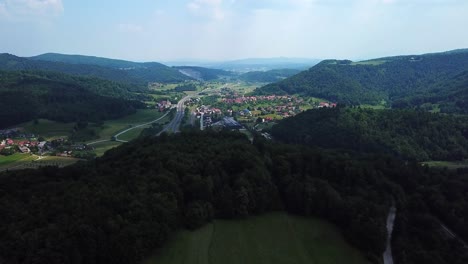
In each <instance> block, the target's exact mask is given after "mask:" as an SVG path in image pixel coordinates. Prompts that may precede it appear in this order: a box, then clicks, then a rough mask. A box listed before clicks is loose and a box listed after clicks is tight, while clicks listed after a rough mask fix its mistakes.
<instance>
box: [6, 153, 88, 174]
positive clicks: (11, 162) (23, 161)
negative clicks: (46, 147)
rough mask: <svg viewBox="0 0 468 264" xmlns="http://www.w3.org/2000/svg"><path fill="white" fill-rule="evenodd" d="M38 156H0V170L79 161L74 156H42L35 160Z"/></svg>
mask: <svg viewBox="0 0 468 264" xmlns="http://www.w3.org/2000/svg"><path fill="white" fill-rule="evenodd" d="M37 158H38V156H36V155H31V154H19V153H16V154H13V155H11V156H8V157H5V156H0V172H1V171H5V170H20V169H37V168H39V167H45V166H58V167H65V166H68V165H71V164H74V163H76V162H78V161H79V159H75V158H64V157H55V156H50V157H44V158H42V159H41V160H37Z"/></svg>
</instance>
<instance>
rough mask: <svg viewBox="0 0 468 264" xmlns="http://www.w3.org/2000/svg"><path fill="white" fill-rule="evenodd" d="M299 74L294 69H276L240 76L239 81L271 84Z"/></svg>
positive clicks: (298, 71)
mask: <svg viewBox="0 0 468 264" xmlns="http://www.w3.org/2000/svg"><path fill="white" fill-rule="evenodd" d="M300 72H301V71H300V70H296V69H276V70H270V71H264V72H262V71H252V72H247V73H244V74H242V75H240V76H239V79H241V80H243V81H246V82H261V83H273V82H278V81H281V80H284V79H286V78H288V77H291V76H293V75H295V74H298V73H300Z"/></svg>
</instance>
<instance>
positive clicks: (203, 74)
mask: <svg viewBox="0 0 468 264" xmlns="http://www.w3.org/2000/svg"><path fill="white" fill-rule="evenodd" d="M174 68H175V69H177V70H179V72H181V73H183V74H185V75H187V76H189V77H191V78H194V79H197V80H201V81H211V80H216V79H219V78H226V77H232V76H234V75H236V74H234V73H233V72H230V71H225V70H219V69H210V68H204V67H197V66H175V67H174Z"/></svg>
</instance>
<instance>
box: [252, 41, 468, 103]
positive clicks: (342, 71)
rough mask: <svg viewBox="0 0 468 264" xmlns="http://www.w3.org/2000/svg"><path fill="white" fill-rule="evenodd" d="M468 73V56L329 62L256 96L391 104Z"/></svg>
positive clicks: (443, 89) (442, 86)
mask: <svg viewBox="0 0 468 264" xmlns="http://www.w3.org/2000/svg"><path fill="white" fill-rule="evenodd" d="M467 70H468V52H464V51H463V50H461V51H459V52H447V53H436V54H426V55H420V56H416V55H415V56H399V57H389V58H380V59H375V60H369V61H362V62H352V61H346V60H344V61H339V60H326V61H322V62H321V63H319V64H318V65H316V66H314V67H312V68H310V69H309V70H307V71H304V72H301V73H300V74H298V75H295V76H293V77H290V78H288V79H286V80H284V81H281V82H278V83H274V84H270V85H267V86H264V87H262V88H259V89H258V90H257V93H259V94H265V93H283V94H285V93H288V94H296V93H298V94H304V95H309V96H314V97H318V98H324V99H327V100H330V101H337V102H340V103H346V104H378V103H380V102H382V101H386V102H388V103H392V102H394V101H397V100H400V99H402V98H405V97H409V96H413V95H414V94H417V93H424V92H426V91H428V90H429V89H440V90H441V91H440V93H441V94H443V93H447V94H448V93H451V90H450V88H447V87H445V84H446V83H450V82H452V79H453V78H456V76H457V75H459V74H461V73H463V72H466V71H467Z"/></svg>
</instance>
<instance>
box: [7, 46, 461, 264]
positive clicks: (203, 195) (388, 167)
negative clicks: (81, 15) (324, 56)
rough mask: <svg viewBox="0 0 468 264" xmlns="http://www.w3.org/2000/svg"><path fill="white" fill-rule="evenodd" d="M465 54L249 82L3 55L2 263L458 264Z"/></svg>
mask: <svg viewBox="0 0 468 264" xmlns="http://www.w3.org/2000/svg"><path fill="white" fill-rule="evenodd" d="M466 54H468V53H466V52H461V53H440V54H425V55H419V56H417V57H415V56H398V57H388V58H377V59H373V60H366V61H357V62H352V61H347V60H325V61H322V62H320V63H319V64H317V65H316V66H313V67H312V68H309V69H308V70H307V69H297V68H291V69H281V68H277V69H268V70H266V69H265V71H257V70H258V68H255V69H256V70H255V71H254V70H251V71H249V72H247V73H244V72H242V73H241V72H235V71H229V70H227V68H223V69H210V68H204V67H200V66H173V67H168V66H165V65H162V64H158V63H152V62H146V63H136V62H130V61H122V60H112V59H106V58H98V57H89V56H79V55H75V56H69V55H61V54H44V55H42V56H38V57H34V58H20V57H16V56H13V55H2V56H0V69H1V71H0V102H1V103H2V107H3V111H2V112H1V113H0V120H1V122H0V125H1V128H2V129H0V136H1V137H0V143H1V144H0V183H2V186H6V187H3V189H0V198H2V199H0V200H1V202H0V209H1V210H4V211H5V212H6V213H7V215H8V217H7V218H5V219H2V220H1V221H0V224H2V225H0V226H2V227H1V228H0V235H2V237H6V240H5V241H15V243H18V244H14V243H12V244H8V243H0V248H1V249H4V251H5V252H13V253H12V255H11V256H7V258H10V259H12V260H15V261H17V262H18V263H22V261H21V259H22V258H23V255H22V253H20V252H17V251H14V250H13V248H16V247H17V246H18V247H28V245H34V247H33V248H31V249H30V250H31V252H32V253H31V256H28V257H26V258H30V259H34V258H35V257H36V256H39V257H38V258H40V260H41V261H40V263H45V262H50V263H54V260H57V259H60V260H61V261H60V263H62V262H63V263H68V262H70V263H72V259H73V260H76V259H78V260H80V261H78V262H79V263H89V262H93V261H94V262H96V260H99V261H98V262H101V263H140V262H141V261H144V260H147V261H146V262H145V263H148V264H151V263H168V264H170V263H375V264H378V263H382V262H383V263H404V264H415V263H422V262H421V261H422V260H424V261H428V259H429V260H430V259H435V260H437V261H435V262H434V263H443V264H445V263H447V264H448V263H450V264H464V263H465V260H468V252H466V250H465V248H464V244H463V242H462V241H466V240H467V238H468V231H467V229H466V221H465V220H466V218H465V216H466V214H467V213H468V211H467V210H466V208H468V207H467V206H466V201H467V198H466V191H465V190H466V187H467V186H468V185H467V184H468V182H467V179H468V177H467V168H468V164H467V160H468V126H467V124H468V119H467V118H468V116H466V113H467V112H466V111H465V110H466V109H465V108H466V102H465V101H464V100H465V96H466V91H467V90H466V89H467V87H468V86H466V85H467V84H468V83H466V80H467V79H466V78H465V77H466V71H467V70H468V57H467V55H466ZM80 65H81V66H80ZM226 67H227V66H226ZM245 67H246V66H245V65H242V68H243V69H245ZM249 67H250V66H249ZM262 67H263V66H262ZM272 67H273V66H272ZM252 69H253V68H252ZM156 72H157V74H155V73H156ZM18 98H21V100H18ZM17 102H19V103H17ZM18 186H20V187H18ZM23 197H35V199H34V201H29V200H27V199H26V200H25V199H23ZM37 201H38V202H37ZM49 205H50V206H49ZM76 208H79V209H76ZM389 208H390V213H389ZM394 211H397V212H398V213H397V214H395V213H393V212H394ZM2 212H3V211H2ZM24 212H26V213H24ZM71 219H73V220H71ZM17 223H20V224H17ZM441 223H443V224H441ZM29 230H34V231H33V232H35V233H34V234H32V233H30V231H29ZM18 234H21V235H22V239H21V240H19V239H18V237H17V236H18ZM52 234H53V236H52ZM455 234H456V235H455ZM36 237H40V238H41V239H46V240H47V241H48V244H36ZM56 237H59V238H60V237H67V238H69V241H71V242H70V243H62V239H56ZM54 239H55V240H54ZM427 241H430V243H429V242H427ZM433 245H437V246H433ZM96 248H98V249H99V250H96ZM42 252H46V253H45V254H44V255H41V254H42ZM70 252H72V253H70ZM70 254H72V255H73V256H71V255H70ZM75 255H76V256H78V255H79V257H76V256H75ZM51 256H53V257H51ZM2 257H3V256H0V262H1V261H2ZM75 257H76V258H75ZM439 260H443V261H444V262H441V261H439ZM25 263H29V262H28V261H25ZM428 263H430V262H428Z"/></svg>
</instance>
